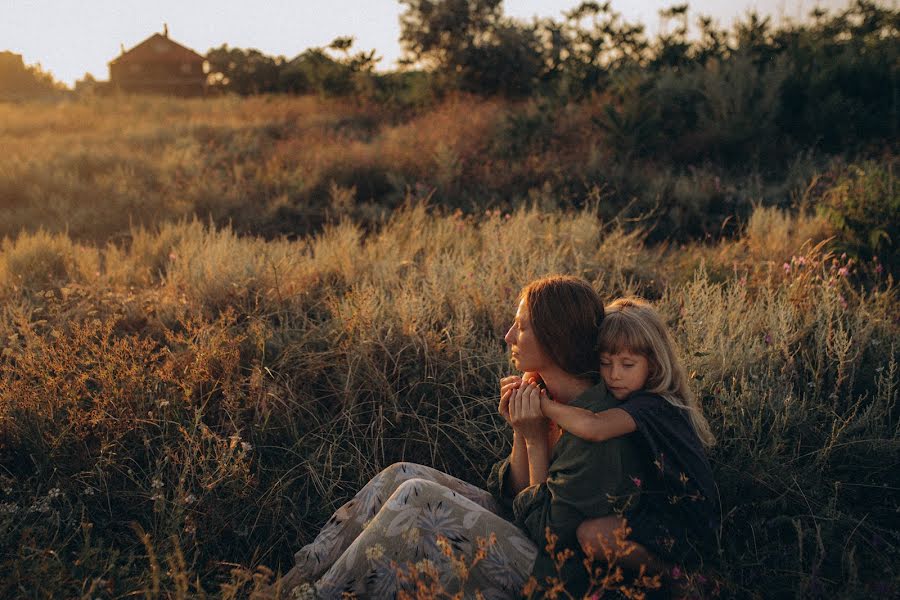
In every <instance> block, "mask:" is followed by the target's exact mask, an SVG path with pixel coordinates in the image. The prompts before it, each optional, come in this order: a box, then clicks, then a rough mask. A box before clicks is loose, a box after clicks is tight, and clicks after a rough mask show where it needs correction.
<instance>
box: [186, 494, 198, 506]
mask: <svg viewBox="0 0 900 600" xmlns="http://www.w3.org/2000/svg"><path fill="white" fill-rule="evenodd" d="M196 501H197V496H195V495H193V494H188V495H187V496H185V497H184V503H185V504H193V503H194V502H196Z"/></svg>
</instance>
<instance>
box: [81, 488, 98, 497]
mask: <svg viewBox="0 0 900 600" xmlns="http://www.w3.org/2000/svg"><path fill="white" fill-rule="evenodd" d="M82 493H83V494H84V495H85V496H93V495H94V494H95V493H96V490H95V489H94V488H92V487H91V486H87V487H86V488H84V492H82Z"/></svg>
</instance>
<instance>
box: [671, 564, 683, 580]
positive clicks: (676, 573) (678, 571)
mask: <svg viewBox="0 0 900 600" xmlns="http://www.w3.org/2000/svg"><path fill="white" fill-rule="evenodd" d="M672 578H673V579H681V569H679V568H678V566H677V565H676V566H674V567H672Z"/></svg>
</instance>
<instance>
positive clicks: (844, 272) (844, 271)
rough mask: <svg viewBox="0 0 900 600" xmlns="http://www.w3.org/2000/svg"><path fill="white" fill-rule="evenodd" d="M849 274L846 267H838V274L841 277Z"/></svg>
mask: <svg viewBox="0 0 900 600" xmlns="http://www.w3.org/2000/svg"><path fill="white" fill-rule="evenodd" d="M849 274H850V269H848V268H847V267H841V268H840V269H838V275H840V276H841V277H846V276H847V275H849Z"/></svg>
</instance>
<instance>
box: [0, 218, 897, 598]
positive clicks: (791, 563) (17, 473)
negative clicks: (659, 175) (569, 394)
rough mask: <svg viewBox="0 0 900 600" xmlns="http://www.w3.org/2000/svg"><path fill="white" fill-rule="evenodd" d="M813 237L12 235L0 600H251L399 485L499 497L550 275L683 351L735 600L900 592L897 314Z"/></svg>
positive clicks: (609, 230) (552, 231)
mask: <svg viewBox="0 0 900 600" xmlns="http://www.w3.org/2000/svg"><path fill="white" fill-rule="evenodd" d="M823 231H826V230H825V229H824V226H823V225H822V224H821V222H818V221H816V219H815V218H810V217H805V216H797V215H791V214H789V213H777V212H772V211H768V210H766V209H759V210H758V211H757V213H756V214H754V216H753V217H752V218H751V219H750V224H749V226H748V228H747V231H746V233H745V234H744V235H743V236H741V237H739V238H738V239H735V240H733V241H731V242H721V243H720V244H718V245H716V246H688V247H685V248H681V249H678V250H669V251H667V250H665V249H664V248H663V249H660V248H648V247H646V246H645V245H644V242H643V241H642V236H641V235H640V233H636V232H628V231H626V230H623V229H621V228H619V227H617V226H614V225H609V224H604V223H603V222H602V221H600V220H599V219H598V218H597V217H596V214H595V213H594V212H592V211H591V210H585V211H575V212H562V211H558V210H554V211H547V210H541V209H538V208H521V209H518V210H516V211H514V212H512V213H500V212H499V211H489V212H488V213H486V214H479V215H477V216H475V215H463V214H462V213H455V214H447V213H442V212H435V211H430V210H428V209H427V208H426V207H425V206H423V205H422V204H415V203H413V204H410V205H408V206H407V207H406V208H404V209H402V210H399V211H397V212H395V213H394V214H393V215H392V216H391V217H390V218H388V219H387V220H386V221H384V222H383V223H382V225H380V226H379V227H378V228H376V229H373V230H366V229H364V228H362V227H361V226H359V225H357V224H354V223H353V222H351V221H349V220H338V221H336V222H334V223H333V224H332V225H329V226H327V227H325V228H324V229H323V230H322V231H321V232H320V233H318V234H317V235H315V236H312V237H305V238H300V239H296V240H292V241H290V240H284V239H279V240H273V241H265V240H263V239H259V238H254V237H242V236H239V235H237V234H236V232H235V231H234V230H233V229H231V228H228V227H216V226H211V225H206V224H203V223H201V222H198V221H182V222H180V223H170V224H166V225H162V226H160V227H158V228H149V229H148V228H133V229H131V232H130V234H129V235H128V236H127V238H126V239H123V240H122V241H120V242H118V243H111V244H107V245H103V246H98V245H93V244H86V243H82V242H78V241H73V240H72V239H71V237H69V236H66V235H64V234H48V233H43V232H41V233H36V234H33V235H32V234H23V235H20V236H18V237H17V238H15V239H7V240H6V242H4V245H3V249H2V253H0V295H2V312H0V340H3V354H2V359H0V460H2V481H3V487H4V491H3V498H2V502H0V527H2V531H3V532H4V536H3V539H4V540H5V542H4V544H3V552H2V556H3V559H2V562H0V572H2V574H3V576H2V578H0V580H2V581H3V584H2V587H0V595H4V596H10V595H12V596H26V597H43V596H48V595H56V596H65V597H70V596H78V597H81V596H84V595H90V596H91V597H95V596H100V597H122V596H126V595H130V594H142V595H144V596H146V597H172V598H181V597H188V596H202V595H206V594H211V595H224V596H229V597H241V596H244V595H246V594H249V593H250V591H251V590H252V589H254V588H259V587H260V586H262V585H263V584H264V583H265V582H266V581H269V580H270V579H271V576H272V572H271V571H269V570H267V569H271V570H279V569H280V570H282V571H283V570H285V569H286V568H287V567H288V565H289V562H290V556H291V552H292V551H294V550H296V549H297V548H298V547H299V546H300V545H301V544H303V543H304V542H307V541H309V540H310V539H311V537H312V536H313V535H314V533H315V531H316V530H317V529H318V527H319V526H321V524H322V523H323V521H324V519H325V518H326V517H327V515H328V514H330V512H331V511H332V510H333V509H334V508H335V507H336V506H337V505H339V504H340V503H341V502H342V501H343V500H344V499H346V498H347V497H348V495H350V494H352V493H354V492H355V491H356V490H357V489H358V488H359V486H360V485H361V484H362V483H363V482H365V481H366V480H367V479H368V478H369V477H371V476H372V475H374V474H375V473H376V472H378V471H379V470H380V469H381V468H383V467H384V466H386V465H388V464H390V463H392V462H395V461H397V460H412V461H419V462H423V463H426V464H430V465H433V466H435V467H437V468H440V469H444V470H446V471H448V472H450V473H453V474H455V475H458V476H460V477H462V478H464V479H467V480H469V481H472V482H474V483H481V482H482V477H483V476H484V475H485V473H486V468H487V466H488V464H489V463H490V462H491V461H492V460H493V459H494V458H496V457H498V456H501V455H503V454H504V453H505V452H507V451H508V444H509V440H508V439H507V438H506V433H508V432H507V431H506V429H505V427H504V426H503V423H502V422H501V420H500V419H499V418H498V416H497V415H496V410H495V399H494V395H495V388H496V381H497V379H498V377H499V376H500V375H501V374H504V373H506V372H507V371H508V369H509V366H508V363H507V359H506V356H505V353H504V347H503V344H502V342H501V336H502V333H503V331H504V330H505V327H506V326H507V324H508V321H509V319H510V318H511V314H512V312H513V306H512V305H511V303H512V302H513V298H514V297H515V294H516V292H517V291H518V289H519V287H520V286H521V285H522V284H523V283H525V282H527V281H528V280H530V279H532V278H533V277H537V276H540V275H543V274H547V273H553V272H565V273H573V274H578V275H581V276H584V277H586V278H587V279H589V280H590V281H592V282H593V283H594V285H595V286H596V287H597V289H599V290H600V291H601V293H602V294H603V295H604V297H607V298H611V297H613V296H617V295H620V294H625V293H629V294H630V293H643V294H645V295H648V296H650V297H653V298H655V299H658V301H659V303H660V306H661V309H662V310H663V312H664V313H665V314H666V315H667V316H668V318H669V321H670V324H671V325H672V327H673V328H674V331H675V332H676V335H677V337H678V340H679V342H680V343H681V345H682V346H683V347H684V348H686V349H687V350H688V353H687V359H688V366H689V369H690V370H691V371H692V372H693V373H694V379H693V381H694V384H695V388H696V391H697V392H698V394H699V397H701V398H702V399H703V402H704V407H705V410H706V411H707V413H708V415H709V417H710V421H711V423H712V424H713V427H714V429H715V432H716V434H717V436H718V438H719V445H718V446H717V447H716V449H714V451H713V453H712V460H713V463H714V469H715V474H716V478H717V481H718V483H719V487H720V492H721V494H722V502H723V505H724V506H725V513H726V519H725V522H724V524H723V527H722V531H721V537H720V545H721V554H720V555H718V556H713V557H709V561H710V562H709V565H707V568H706V570H705V571H704V573H705V575H704V576H705V577H707V578H709V580H710V581H713V580H714V581H715V582H716V584H715V585H716V586H718V587H717V588H716V589H718V590H719V592H720V593H721V594H722V595H726V596H733V597H754V596H760V595H761V596H766V597H782V596H793V595H796V594H800V595H815V594H816V593H818V592H817V591H816V590H819V589H821V590H825V591H826V592H827V593H828V594H831V595H838V596H842V597H851V596H861V597H862V596H865V595H866V594H868V593H870V592H871V591H872V590H876V589H882V588H879V587H878V586H888V587H885V588H884V589H890V586H894V589H896V586H897V584H898V581H897V579H896V574H890V573H889V572H886V571H885V569H890V567H891V565H893V564H896V560H897V556H898V553H897V541H896V535H897V531H896V528H895V527H893V526H892V525H891V523H892V519H893V514H894V509H895V508H896V507H895V504H896V502H895V500H896V489H897V488H898V487H900V482H898V480H897V477H896V472H897V469H896V466H897V459H898V454H897V450H898V421H897V408H896V406H897V390H898V384H900V368H898V360H897V348H896V339H897V334H898V313H897V303H896V292H895V290H894V289H893V286H892V283H891V282H889V281H882V282H881V283H878V284H877V285H874V286H873V287H870V288H869V289H862V288H860V287H859V286H858V285H857V284H856V283H854V282H855V281H856V278H855V274H854V273H853V271H854V270H855V269H856V268H857V265H854V264H852V263H851V264H850V265H849V267H848V266H847V262H848V261H847V259H842V258H841V257H839V256H833V255H831V254H829V252H828V250H827V246H823V245H815V244H814V242H809V241H808V240H807V239H806V238H807V237H808V236H810V235H812V236H820V235H824V234H823V233H822V232H823ZM784 264H787V265H789V266H790V269H786V268H785V267H784ZM707 587H708V586H707ZM710 589H712V588H709V589H707V590H706V592H704V593H711V592H710V591H709V590H710ZM823 593H824V592H823Z"/></svg>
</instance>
